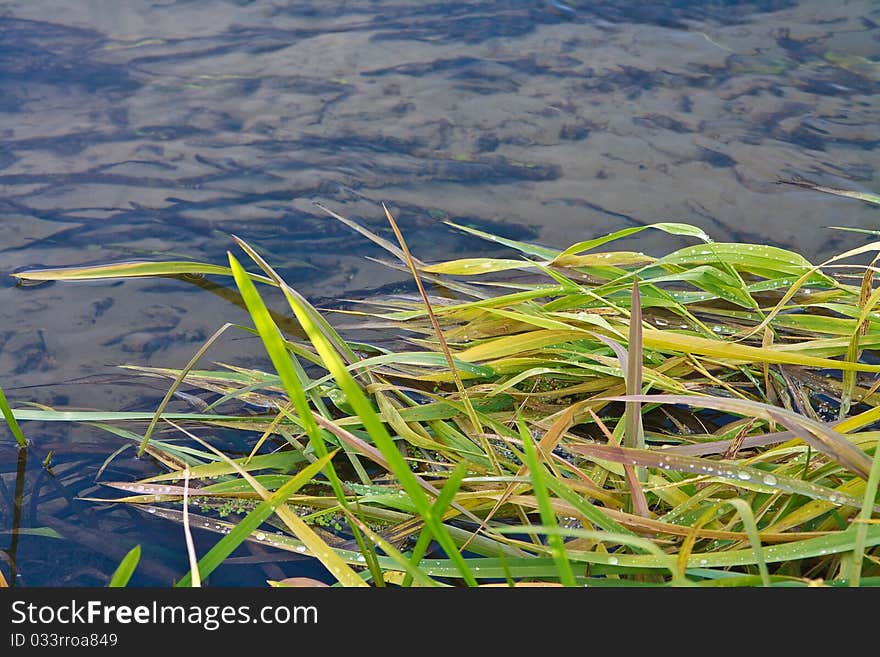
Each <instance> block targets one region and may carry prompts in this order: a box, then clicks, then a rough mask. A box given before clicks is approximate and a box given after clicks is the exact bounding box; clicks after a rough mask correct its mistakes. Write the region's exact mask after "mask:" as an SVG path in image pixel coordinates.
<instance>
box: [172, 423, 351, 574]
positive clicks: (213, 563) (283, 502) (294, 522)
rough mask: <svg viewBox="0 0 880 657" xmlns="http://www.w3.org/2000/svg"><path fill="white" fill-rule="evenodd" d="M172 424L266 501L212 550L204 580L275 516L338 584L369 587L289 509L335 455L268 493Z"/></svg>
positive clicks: (205, 559)
mask: <svg viewBox="0 0 880 657" xmlns="http://www.w3.org/2000/svg"><path fill="white" fill-rule="evenodd" d="M169 424H172V426H174V427H175V428H176V429H178V430H179V431H181V432H182V433H184V434H186V435H187V436H189V437H190V438H192V439H193V440H195V441H196V442H198V443H200V444H202V445H203V446H204V447H206V448H208V449H209V450H211V451H212V452H214V453H215V454H216V455H217V456H219V457H220V458H221V459H223V460H224V461H226V462H227V463H228V464H229V465H231V466H232V467H233V468H234V469H235V470H236V472H237V473H238V474H239V475H241V476H242V477H243V478H244V479H245V480H246V481H247V482H248V484H250V485H251V487H252V488H253V489H254V490H255V491H256V492H257V494H258V495H259V496H260V497H262V498H263V501H262V502H261V503H260V504H258V505H257V506H256V507H254V509H253V510H252V511H251V512H250V513H248V514H247V515H246V516H245V517H244V518H242V519H241V520H240V521H239V523H238V524H237V525H236V526H235V528H234V529H232V531H230V532H229V533H228V534H226V535H225V536H224V537H223V538H221V539H220V540H219V541H218V542H217V543H216V545H214V547H212V548H211V549H210V550H209V551H208V552H207V553H206V554H205V555H204V556H203V557H202V558H201V559H200V560H199V563H198V567H199V572H200V573H201V575H202V576H203V577H207V576H208V575H209V574H210V573H211V572H213V570H214V569H215V568H217V566H219V565H220V564H221V563H222V562H223V561H224V560H225V559H226V557H228V556H229V555H230V554H231V553H232V551H233V550H235V549H236V548H237V547H238V546H239V545H241V544H242V543H243V542H244V541H245V539H247V538H248V537H249V536H250V534H251V532H252V531H253V530H255V529H256V528H257V527H259V526H260V525H261V524H262V523H263V522H264V521H265V520H266V519H267V518H269V516H271V515H272V514H273V513H275V514H277V515H278V517H279V518H280V519H281V520H282V521H283V522H284V523H285V524H286V525H287V526H288V527H289V528H290V530H291V531H292V532H293V533H294V534H295V535H296V536H297V537H298V538H299V539H300V540H301V541H302V542H303V544H304V545H305V546H306V547H307V548H308V549H309V550H311V552H312V553H313V554H314V556H315V557H316V558H317V559H318V560H319V561H320V562H321V563H322V564H323V565H324V567H325V568H327V570H328V571H330V574H332V575H333V576H334V577H335V578H336V579H337V581H339V583H340V584H342V585H343V586H367V584H366V582H364V580H362V579H361V578H360V577H359V576H358V574H357V573H356V572H354V570H352V569H351V567H350V566H349V565H348V564H347V563H345V561H343V560H342V558H341V557H339V556H338V555H337V554H336V553H335V552H334V551H333V550H332V549H331V548H330V546H328V545H327V544H326V543H325V542H324V541H323V540H322V539H321V538H320V537H319V536H318V535H317V534H316V533H315V532H314V530H313V529H311V528H310V527H309V526H308V525H306V524H305V523H304V522H303V521H302V519H300V518H299V517H298V516H297V515H296V514H295V513H293V512H292V511H291V510H290V509H289V508H288V506H287V499H288V498H289V497H290V496H291V495H293V494H294V493H295V492H296V491H297V490H299V489H300V488H301V487H302V486H304V485H305V484H306V483H308V482H309V481H311V480H312V478H313V477H314V476H315V475H316V474H317V473H318V472H320V471H321V469H322V468H323V467H324V466H325V465H327V464H328V463H329V462H330V460H331V459H332V458H333V456H335V455H336V451H333V452H331V453H328V454H325V455H324V456H322V457H321V458H319V459H318V460H317V461H315V462H314V463H310V464H308V465H307V466H305V467H304V468H303V469H302V470H300V471H299V472H298V473H297V474H296V475H294V476H293V477H291V478H290V479H289V480H288V481H287V482H286V483H284V484H283V485H282V486H281V487H279V488H278V490H276V491H275V492H274V493H269V491H268V490H266V488H265V487H263V486H262V485H261V484H260V482H258V481H257V480H256V479H254V478H253V476H251V475H250V474H249V473H248V472H246V471H245V470H244V469H242V468H241V466H239V465H238V464H237V463H235V462H234V461H233V460H232V459H230V458H229V457H227V456H226V455H225V454H223V453H222V452H220V451H219V450H217V449H215V448H214V447H213V446H211V445H209V444H208V443H206V442H205V441H203V440H202V439H201V438H199V437H198V436H195V435H193V434H192V433H190V432H188V431H186V430H185V429H183V428H182V427H180V426H177V425H174V424H173V423H171V422H169ZM191 582H192V573H187V574H186V575H184V576H183V577H182V578H181V579H180V580H179V581H178V582H177V585H176V586H179V587H185V586H190V585H191Z"/></svg>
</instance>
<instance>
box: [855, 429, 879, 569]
mask: <svg viewBox="0 0 880 657" xmlns="http://www.w3.org/2000/svg"><path fill="white" fill-rule="evenodd" d="M878 486H880V445H875V447H874V461H873V463H872V464H871V472H870V474H869V475H868V481H867V483H866V484H865V495H864V498H863V502H862V508H861V509H860V510H859V515H858V518H857V519H856V521H855V522H854V523H853V524H854V525H855V526H856V530H855V540H854V544H853V551H852V556H851V558H850V564H849V569H850V574H851V577H850V586H859V585H860V584H861V577H862V566H863V563H864V555H865V546H866V545H867V541H868V525H869V524H870V523H871V517H872V514H873V511H874V508H875V506H874V500H876V499H877V487H878Z"/></svg>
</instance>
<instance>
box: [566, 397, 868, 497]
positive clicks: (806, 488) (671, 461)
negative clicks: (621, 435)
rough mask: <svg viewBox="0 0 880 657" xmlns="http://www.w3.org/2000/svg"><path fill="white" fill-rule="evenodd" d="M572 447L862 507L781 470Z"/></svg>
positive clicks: (617, 459)
mask: <svg viewBox="0 0 880 657" xmlns="http://www.w3.org/2000/svg"><path fill="white" fill-rule="evenodd" d="M645 396H647V395H645ZM621 399H623V398H621ZM569 449H570V450H571V451H573V452H577V453H578V454H583V455H585V456H589V457H592V458H597V459H602V460H605V461H611V462H612V463H621V464H624V463H626V464H629V465H638V466H643V467H648V468H657V469H660V470H671V471H674V472H690V473H692V474H696V475H704V476H709V477H720V478H722V479H726V480H728V481H731V482H735V484H736V485H737V486H740V487H742V488H746V489H749V490H757V491H767V490H771V491H772V490H779V491H783V492H786V493H794V494H796V495H804V496H806V497H810V498H812V499H817V500H824V501H826V502H831V503H832V504H835V505H847V506H851V507H855V508H859V507H860V506H861V501H860V500H858V499H857V498H855V497H852V496H851V495H847V494H846V493H841V492H839V491H836V490H834V489H830V488H825V487H824V486H819V485H817V484H814V483H812V482H809V481H805V480H803V479H795V478H793V477H786V476H784V475H781V474H778V473H772V474H771V473H769V472H766V471H764V470H759V469H757V468H752V467H749V466H743V465H738V464H736V463H732V462H729V461H711V460H709V459H699V458H694V457H692V456H681V455H678V454H670V453H668V452H667V451H666V450H647V449H631V448H627V447H618V446H615V445H583V444H579V445H570V446H569Z"/></svg>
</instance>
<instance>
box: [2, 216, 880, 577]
mask: <svg viewBox="0 0 880 657" xmlns="http://www.w3.org/2000/svg"><path fill="white" fill-rule="evenodd" d="M328 212H329V213H330V214H331V215H333V216H336V217H337V218H338V219H340V220H343V221H344V222H345V223H347V224H348V225H350V226H352V227H354V228H355V229H356V230H358V231H359V232H361V233H362V234H364V235H366V236H367V237H369V238H370V239H373V240H374V241H376V242H377V243H379V244H382V245H383V246H385V247H386V248H387V249H388V251H389V253H391V254H392V255H393V256H394V257H396V258H397V259H398V260H399V261H400V262H399V263H398V264H397V265H396V266H400V267H408V268H410V270H411V273H412V274H413V276H414V277H415V278H416V280H417V281H419V287H420V289H422V291H423V294H422V296H420V297H419V298H418V299H415V300H411V299H406V298H390V299H370V300H365V301H363V302H362V307H358V306H355V309H354V310H348V311H345V313H344V314H345V315H346V316H347V317H348V318H349V319H350V320H352V321H355V322H359V323H361V324H362V325H363V326H370V327H377V326H379V327H384V328H387V329H391V330H394V331H395V333H396V335H398V336H400V339H399V340H398V341H397V342H396V343H395V344H394V345H392V346H391V347H389V346H388V345H370V344H365V343H362V342H353V341H346V340H345V339H344V338H343V336H342V335H340V333H339V332H338V331H337V330H336V329H335V328H334V327H333V326H332V324H331V323H330V322H329V321H327V319H326V318H325V317H324V316H323V315H322V314H321V313H320V312H319V311H318V310H317V309H316V308H314V307H313V306H312V305H311V304H310V303H309V302H308V301H307V300H306V299H304V298H303V297H302V296H301V295H300V294H299V293H297V292H296V290H295V289H294V288H293V287H291V286H290V285H288V284H287V283H286V282H285V281H284V280H283V279H282V278H281V277H280V276H279V275H278V274H277V272H275V271H274V270H273V269H272V268H271V267H270V265H269V264H268V263H266V262H265V261H264V260H263V259H262V258H261V257H260V255H259V254H258V253H257V250H256V249H254V248H253V247H251V246H250V245H248V244H247V243H246V242H245V241H243V240H241V239H238V238H235V241H236V243H237V245H238V246H239V247H240V248H241V250H242V251H243V253H244V254H245V255H246V256H247V257H248V258H249V259H250V260H251V261H252V262H253V263H254V265H256V267H257V268H258V269H259V270H260V272H259V273H254V272H248V271H247V270H246V268H245V267H244V265H242V264H241V262H240V261H239V259H238V258H236V257H234V256H233V255H231V254H230V256H229V266H228V267H227V266H220V265H206V264H201V263H186V262H173V263H164V264H163V263H143V264H139V263H126V264H124V265H105V266H98V267H87V268H85V267H84V268H72V269H70V268H68V269H55V270H40V271H29V272H19V273H17V274H16V276H17V277H19V278H20V279H32V280H33V279H38V280H50V279H51V280H74V279H76V280H83V279H95V278H107V277H126V276H143V275H149V276H163V275H180V274H183V273H196V274H211V275H221V276H227V277H230V278H231V279H232V280H233V281H234V284H235V286H236V288H237V290H238V293H239V294H240V295H241V297H242V299H243V302H244V304H245V306H246V307H247V309H248V311H249V313H250V316H251V317H252V319H253V328H249V327H238V329H239V330H245V331H251V332H254V333H256V334H257V335H259V336H260V338H261V339H262V341H263V343H264V345H265V347H266V351H267V354H268V355H269V356H270V358H271V360H272V363H273V366H274V371H272V372H263V371H257V370H253V369H245V368H241V367H236V366H234V365H226V366H223V367H219V368H213V369H198V367H199V366H198V362H199V360H200V359H201V357H202V356H203V355H204V353H205V352H206V351H207V346H208V345H206V346H205V347H203V348H202V349H201V350H199V352H197V354H196V355H195V356H194V357H193V360H192V361H191V362H190V363H189V364H188V365H187V367H186V368H184V369H182V370H174V369H170V368H168V369H162V368H143V367H137V368H129V369H130V370H131V371H133V372H136V373H139V374H142V375H145V376H153V377H163V378H165V379H167V380H168V381H169V382H170V390H169V395H168V397H169V398H170V394H171V392H173V391H175V390H177V388H179V387H181V386H183V385H186V386H188V387H189V388H194V389H196V390H200V391H202V392H204V393H209V394H211V395H213V396H214V400H213V401H212V403H211V404H210V405H209V406H208V407H207V408H205V409H202V410H200V411H198V412H192V413H169V412H167V411H166V409H165V403H163V404H162V405H161V406H160V408H159V409H157V410H156V411H155V412H154V413H142V414H138V413H128V414H121V413H112V412H107V413H78V414H77V413H73V414H71V413H68V414H65V415H61V414H60V413H58V412H56V411H48V410H21V409H19V410H16V411H15V415H16V416H17V417H18V419H20V420H25V419H42V420H53V419H55V420H62V419H63V420H75V421H88V422H92V423H94V424H95V426H98V427H100V428H102V429H105V430H108V431H112V432H113V433H114V434H116V435H117V436H120V437H121V438H123V439H126V440H130V441H132V442H134V443H137V444H140V445H142V448H143V449H144V450H146V451H148V452H149V453H150V454H152V455H153V456H155V457H156V458H157V459H159V460H160V462H161V463H163V464H164V465H165V466H166V471H165V472H161V473H158V474H156V475H155V476H153V477H150V478H147V479H144V480H142V481H138V482H115V483H110V484H107V485H108V486H110V487H112V488H115V489H117V490H120V491H123V492H125V493H126V494H127V495H126V496H124V497H119V498H114V499H113V501H115V502H116V503H120V504H130V505H134V506H136V507H137V508H139V509H143V510H144V511H148V512H150V513H154V514H156V515H158V516H160V517H164V518H167V519H169V520H171V521H174V522H188V523H189V524H190V525H191V526H192V527H196V528H199V527H201V528H204V529H206V530H208V531H218V532H221V533H223V534H225V535H224V536H223V537H222V538H221V539H220V541H219V542H218V543H217V544H216V546H215V547H214V548H213V549H212V550H211V551H210V552H209V553H208V554H206V555H203V556H202V557H201V558H200V559H199V561H198V565H197V566H194V567H193V569H192V571H191V572H190V573H188V574H185V575H183V576H182V577H181V579H180V582H179V584H181V585H190V584H191V583H192V582H193V581H199V579H200V578H204V577H207V576H208V575H209V574H210V572H211V571H212V570H214V569H215V568H218V567H222V564H223V560H224V559H225V558H226V556H228V555H229V554H230V553H231V552H232V551H233V550H234V549H235V548H236V547H238V546H239V545H240V544H241V543H242V542H244V541H253V542H257V543H260V544H262V545H266V546H270V547H272V548H275V549H279V550H288V551H295V552H299V553H304V554H309V555H311V556H314V557H315V558H317V559H319V560H320V561H321V562H322V563H323V564H324V565H325V566H326V567H327V569H328V570H329V572H330V573H331V574H332V575H333V577H334V578H335V579H336V581H337V582H339V583H340V584H343V585H362V584H370V585H375V586H385V585H387V584H393V585H404V586H449V585H471V586H473V585H498V584H502V585H511V586H514V585H516V586H521V585H534V584H545V585H546V584H550V585H591V586H644V585H654V586H660V585H690V586H755V585H764V586H768V585H769V586H808V585H815V584H817V583H824V584H828V585H834V586H838V585H876V584H878V583H880V553H878V549H877V546H878V545H880V525H878V524H877V521H876V518H877V511H878V507H877V487H878V480H880V458H878V456H877V449H876V447H877V441H878V435H880V434H878V432H877V431H876V429H875V427H876V423H877V420H878V419H880V393H878V391H877V390H878V388H880V380H877V379H876V374H877V373H880V365H875V364H871V363H869V362H867V359H866V358H865V355H866V354H870V353H871V352H872V351H873V350H875V349H876V348H877V347H878V346H880V314H878V312H877V311H876V309H875V306H876V304H877V302H878V300H880V293H876V292H875V291H874V287H873V285H874V283H873V281H874V271H875V270H874V267H873V264H871V265H864V264H859V263H858V262H854V260H855V259H857V256H860V255H863V254H876V253H877V252H878V250H880V242H872V243H870V244H866V245H865V246H862V247H860V248H858V249H854V250H852V251H849V252H847V253H844V254H841V255H840V256H837V257H835V258H832V259H830V260H828V261H827V262H824V263H821V264H820V265H813V264H812V263H810V262H808V261H807V260H806V259H805V258H803V257H802V256H800V255H798V254H796V253H793V252H791V251H788V250H785V249H780V248H776V247H770V246H767V245H761V244H739V243H718V242H714V241H712V239H711V238H710V237H709V236H708V235H706V234H705V233H704V232H703V231H701V230H700V229H698V228H695V227H693V226H689V225H686V224H675V223H661V224H655V225H652V226H645V227H639V228H629V229H626V230H621V231H618V232H616V233H612V234H610V235H606V236H604V237H599V238H595V239H590V240H587V241H583V242H579V243H577V244H574V245H572V246H571V247H569V248H568V249H565V250H563V251H557V250H553V249H548V248H546V247H541V246H538V245H533V244H528V243H523V242H517V241H513V240H507V239H503V238H500V237H497V236H494V235H490V234H487V233H485V232H482V231H479V230H476V229H474V228H469V227H466V226H459V225H456V224H454V223H451V222H448V223H450V225H451V226H453V227H454V228H456V229H459V230H462V231H465V232H467V233H469V234H471V235H475V236H478V237H482V238H485V239H489V240H492V241H493V242H495V243H498V244H503V245H505V246H507V247H509V248H510V249H511V250H512V252H513V254H514V256H515V257H511V258H503V259H502V258H463V259H456V260H452V261H448V262H440V263H433V264H427V263H425V262H423V261H421V260H417V259H416V258H414V257H412V256H411V255H410V254H409V252H408V250H407V248H406V245H405V243H404V242H403V239H402V237H403V235H402V234H400V233H398V237H399V238H400V240H399V241H400V248H398V247H397V246H396V245H393V244H390V243H388V242H387V241H385V240H383V239H382V238H381V237H379V236H377V235H374V234H372V233H370V232H369V231H368V230H367V229H366V228H364V227H362V226H359V225H357V224H354V222H351V221H350V220H348V219H345V218H342V217H339V215H336V214H335V213H332V212H331V211H329V210H328ZM389 220H390V221H392V224H393V223H394V220H393V218H392V217H391V216H390V214H389ZM394 227H395V231H396V232H397V228H396V225H395V226H394ZM649 229H650V230H661V231H664V232H666V233H669V234H671V235H675V236H679V237H682V238H688V239H692V240H695V241H696V244H695V245H693V246H688V247H685V248H681V249H677V250H675V251H672V252H671V253H668V254H666V255H664V256H662V257H653V256H649V255H646V254H643V253H635V252H630V251H614V250H610V249H609V247H610V246H612V245H613V243H614V242H615V241H616V240H619V239H621V238H624V237H628V236H631V235H634V234H636V233H637V232H638V231H641V230H649ZM872 262H873V261H872ZM421 281H425V282H428V283H433V284H436V285H443V286H444V287H445V288H446V289H447V290H451V291H453V292H454V293H455V294H456V295H457V298H456V299H455V300H454V301H450V300H449V298H448V295H447V296H446V297H444V298H443V299H441V298H439V297H431V296H430V295H429V294H428V293H427V292H425V291H424V290H425V289H426V288H423V287H422V283H421ZM257 285H266V286H274V287H276V288H278V289H280V290H281V291H282V293H283V294H284V298H285V300H286V302H287V303H288V305H289V307H290V310H291V313H292V315H293V316H294V317H295V318H296V320H297V321H298V323H299V324H300V326H301V327H302V329H303V331H304V333H305V335H306V339H305V340H298V339H295V338H293V337H291V336H287V335H284V334H283V332H282V331H281V330H280V328H279V326H278V324H277V322H276V321H275V319H274V316H273V314H272V313H270V312H269V310H268V309H267V308H266V305H265V303H264V301H263V299H262V297H261V294H260V292H259V290H258V288H257ZM227 328H228V327H224V328H223V329H222V330H221V331H218V334H215V336H213V337H212V339H211V340H212V341H213V340H215V339H217V338H218V337H219V335H220V332H222V331H223V330H226V329H227ZM166 401H167V400H166ZM236 401H246V402H248V403H251V404H254V403H256V404H260V405H261V406H263V407H265V408H267V409H269V410H267V412H266V413H264V414H260V415H249V414H244V413H240V412H232V411H229V412H221V409H226V408H231V407H232V405H233V403H234V402H236ZM841 409H844V412H843V413H841ZM144 423H147V429H146V430H145V431H144V432H143V433H138V432H137V431H135V430H133V427H137V426H143V424H144ZM123 425H124V426H123ZM200 425H201V426H204V425H209V426H222V427H227V428H231V429H234V430H239V431H247V432H253V435H254V436H255V440H254V443H253V444H254V447H253V450H252V453H251V454H249V455H248V456H246V457H242V458H231V457H229V456H226V455H223V454H219V453H217V451H216V449H214V448H213V447H212V446H210V445H208V444H207V443H205V442H203V441H202V440H201V439H198V438H197V437H196V436H195V435H194V434H193V431H194V430H195V428H196V427H198V426H200ZM126 427H128V428H126ZM187 427H189V428H187ZM154 428H156V429H158V428H162V429H163V431H161V432H160V431H156V432H154ZM169 431H170V432H173V434H174V435H175V436H176V438H173V439H166V440H160V439H159V438H158V437H157V436H158V435H160V434H166V435H167V433H168V432H169ZM181 481H185V484H184V485H181V483H180V482H181ZM184 495H187V496H188V498H189V500H190V507H195V508H200V509H203V510H201V511H199V512H194V511H193V510H192V508H187V509H186V510H187V511H188V513H187V514H186V517H185V515H184V513H183V512H182V511H181V510H180V508H179V503H180V501H181V500H182V498H183V497H184ZM101 501H102V502H105V501H107V500H101ZM218 507H219V508H220V509H221V510H222V511H225V514H224V515H223V517H217V514H215V513H211V511H210V508H218ZM208 514H211V515H208ZM227 514H228V515H227ZM194 576H195V580H194ZM272 585H283V582H272Z"/></svg>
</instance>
